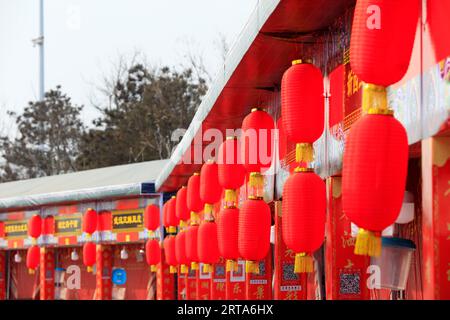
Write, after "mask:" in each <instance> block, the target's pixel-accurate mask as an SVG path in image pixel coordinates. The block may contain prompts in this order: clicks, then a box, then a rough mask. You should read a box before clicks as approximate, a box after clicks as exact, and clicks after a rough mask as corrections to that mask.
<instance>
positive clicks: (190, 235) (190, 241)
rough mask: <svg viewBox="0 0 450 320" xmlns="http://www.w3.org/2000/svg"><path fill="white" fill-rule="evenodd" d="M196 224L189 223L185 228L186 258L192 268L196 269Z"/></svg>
mask: <svg viewBox="0 0 450 320" xmlns="http://www.w3.org/2000/svg"><path fill="white" fill-rule="evenodd" d="M198 228H199V226H198V225H191V226H190V227H188V228H187V230H186V258H187V263H188V264H189V263H190V264H191V269H192V270H198V250H197V246H198Z"/></svg>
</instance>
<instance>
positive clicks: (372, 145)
mask: <svg viewBox="0 0 450 320" xmlns="http://www.w3.org/2000/svg"><path fill="white" fill-rule="evenodd" d="M407 168H408V138H407V134H406V131H405V129H404V127H403V126H402V124H401V123H400V122H399V121H397V120H396V119H395V118H394V117H392V116H389V115H381V114H369V115H366V116H364V117H363V118H361V119H360V120H358V121H357V122H356V123H355V124H354V125H353V127H352V128H351V129H350V131H349V134H348V137H347V140H346V143H345V150H344V157H343V169H342V208H343V211H344V213H345V214H346V215H347V216H348V217H349V219H350V220H351V221H352V222H354V223H355V224H356V225H357V226H358V227H359V228H360V229H359V234H358V236H357V239H356V245H355V253H356V254H369V255H371V256H377V255H379V254H380V253H381V238H380V234H381V231H382V230H383V229H385V228H386V227H388V226H389V225H391V224H393V223H394V222H395V220H396V218H397V217H398V215H399V213H400V209H401V206H402V201H403V195H404V191H405V183H406V175H407Z"/></svg>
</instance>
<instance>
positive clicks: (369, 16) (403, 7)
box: [350, 0, 419, 86]
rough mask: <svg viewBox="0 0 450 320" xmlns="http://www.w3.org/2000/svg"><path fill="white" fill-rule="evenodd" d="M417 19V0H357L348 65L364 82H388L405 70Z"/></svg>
mask: <svg viewBox="0 0 450 320" xmlns="http://www.w3.org/2000/svg"><path fill="white" fill-rule="evenodd" d="M418 22H419V1H415V0H414V1H411V0H395V1H392V0H358V1H357V2H356V7H355V12H354V15H353V24H352V34H351V40H350V65H351V68H352V70H353V72H354V73H355V74H356V75H357V76H358V77H359V79H361V80H362V81H364V82H366V83H371V84H375V85H379V86H389V85H391V84H394V83H396V82H398V81H400V80H401V79H402V78H403V76H404V75H405V73H406V71H407V70H408V66H409V62H410V59H411V53H412V49H413V45H414V38H415V34H416V28H417V24H418Z"/></svg>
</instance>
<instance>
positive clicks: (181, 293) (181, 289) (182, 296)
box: [177, 266, 187, 300]
mask: <svg viewBox="0 0 450 320" xmlns="http://www.w3.org/2000/svg"><path fill="white" fill-rule="evenodd" d="M180 269H181V267H180V266H178V277H177V299H178V300H186V291H187V290H186V278H187V275H186V274H185V273H181V272H180Z"/></svg>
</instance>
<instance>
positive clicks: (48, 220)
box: [42, 216, 55, 235]
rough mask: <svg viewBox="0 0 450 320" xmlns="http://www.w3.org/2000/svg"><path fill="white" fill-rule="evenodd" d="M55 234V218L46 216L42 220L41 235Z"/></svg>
mask: <svg viewBox="0 0 450 320" xmlns="http://www.w3.org/2000/svg"><path fill="white" fill-rule="evenodd" d="M54 233H55V217H53V216H47V217H45V218H44V219H42V234H43V235H52V234H54Z"/></svg>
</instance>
